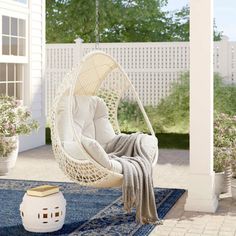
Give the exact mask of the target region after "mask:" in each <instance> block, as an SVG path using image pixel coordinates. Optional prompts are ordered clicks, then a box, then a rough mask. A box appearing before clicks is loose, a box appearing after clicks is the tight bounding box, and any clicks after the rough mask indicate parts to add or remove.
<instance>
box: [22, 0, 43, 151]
mask: <svg viewBox="0 0 236 236" xmlns="http://www.w3.org/2000/svg"><path fill="white" fill-rule="evenodd" d="M29 9H30V15H29V68H28V69H29V79H28V85H27V86H26V90H28V92H27V91H26V93H28V94H29V97H28V98H27V97H26V104H27V105H29V107H30V110H31V111H32V115H33V118H34V119H36V120H37V121H39V123H40V129H39V130H38V132H34V133H33V134H32V135H30V136H24V137H21V138H20V151H23V150H27V149H31V148H34V147H38V146H41V145H44V144H45V106H44V102H45V99H44V56H45V54H44V48H45V46H44V45H45V0H29ZM26 96H27V94H26Z"/></svg>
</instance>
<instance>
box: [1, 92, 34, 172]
mask: <svg viewBox="0 0 236 236" xmlns="http://www.w3.org/2000/svg"><path fill="white" fill-rule="evenodd" d="M0 114H1V116H0V175H5V174H7V173H8V172H9V170H10V169H11V168H12V167H14V165H15V162H16V159H17V155H18V148H19V139H18V135H21V134H29V133H30V132H31V131H33V130H36V129H38V122H37V121H35V120H33V119H32V117H31V113H30V112H29V111H28V110H27V108H26V107H25V106H23V105H21V103H20V101H18V100H15V99H14V98H13V97H9V96H3V95H1V96H0Z"/></svg>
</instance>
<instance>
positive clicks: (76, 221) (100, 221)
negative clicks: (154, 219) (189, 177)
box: [0, 179, 184, 236]
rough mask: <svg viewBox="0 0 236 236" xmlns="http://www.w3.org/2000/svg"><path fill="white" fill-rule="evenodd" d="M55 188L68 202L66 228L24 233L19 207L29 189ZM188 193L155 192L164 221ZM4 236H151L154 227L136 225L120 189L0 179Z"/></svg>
mask: <svg viewBox="0 0 236 236" xmlns="http://www.w3.org/2000/svg"><path fill="white" fill-rule="evenodd" d="M42 184H54V185H58V186H60V189H61V191H62V192H63V194H64V197H65V199H66V201H67V209H66V219H65V224H64V226H63V228H62V229H61V230H59V231H57V232H54V233H50V234H45V233H44V234H39V233H37V234H36V233H29V232H27V231H25V230H24V228H23V226H22V224H21V218H20V214H19V205H20V203H21V201H22V197H23V195H24V193H25V191H26V190H27V189H28V188H31V187H34V186H38V185H42ZM183 193H184V190H181V189H161V188H155V195H156V204H157V208H158V214H159V217H160V218H162V219H163V218H164V216H165V215H166V214H167V212H168V211H169V210H170V209H171V208H172V207H173V205H174V204H175V203H176V201H177V200H178V199H179V198H180V197H181V195H182V194H183ZM0 206H1V207H0V235H1V236H33V235H37V236H41V235H61V236H62V235H64V236H65V235H71V236H79V235H114V236H115V235H117V236H118V235H122V236H123V235H124V236H125V235H129V236H130V235H134V236H144V235H148V234H149V233H150V232H151V231H152V230H153V228H154V226H153V225H138V224H136V223H135V211H133V212H132V213H130V214H127V213H125V212H124V211H123V206H122V201H121V191H120V189H118V188H112V189H94V188H87V187H81V186H79V185H77V184H74V183H58V182H41V181H40V182H39V181H21V180H3V179H0Z"/></svg>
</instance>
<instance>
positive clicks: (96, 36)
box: [95, 0, 100, 49]
mask: <svg viewBox="0 0 236 236" xmlns="http://www.w3.org/2000/svg"><path fill="white" fill-rule="evenodd" d="M95 38H96V43H95V48H96V49H98V48H99V39H100V38H99V0H96V21H95Z"/></svg>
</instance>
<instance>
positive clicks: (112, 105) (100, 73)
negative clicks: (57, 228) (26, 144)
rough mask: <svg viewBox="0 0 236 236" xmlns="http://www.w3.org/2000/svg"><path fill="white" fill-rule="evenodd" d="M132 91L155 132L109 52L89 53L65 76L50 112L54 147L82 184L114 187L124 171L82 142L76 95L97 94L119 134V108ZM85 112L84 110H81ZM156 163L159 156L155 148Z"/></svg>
mask: <svg viewBox="0 0 236 236" xmlns="http://www.w3.org/2000/svg"><path fill="white" fill-rule="evenodd" d="M127 91H129V92H132V93H133V95H134V97H135V99H136V101H137V103H138V105H139V108H140V110H141V112H142V114H143V116H144V119H145V121H146V123H147V126H148V128H149V130H150V133H151V135H152V136H154V137H155V133H154V131H153V128H152V126H151V123H150V121H149V119H148V117H147V114H146V112H145V110H144V108H143V106H142V103H141V101H140V99H139V97H138V94H137V92H136V91H135V88H134V86H133V85H132V83H131V81H130V80H129V78H128V76H127V74H126V73H125V71H124V70H123V69H122V68H121V66H120V65H119V64H118V63H117V62H116V61H115V60H114V59H113V58H112V57H111V56H109V55H108V54H106V53H104V52H101V51H93V52H92V53H89V54H87V55H86V56H85V57H84V58H83V59H82V60H81V62H80V64H79V66H76V67H75V68H74V69H73V70H72V71H71V72H70V73H68V74H67V75H66V77H65V80H64V81H63V83H62V84H61V86H60V87H59V89H58V92H57V96H56V97H55V100H54V103H53V107H52V112H51V137H52V147H53V151H54V155H55V158H56V160H57V161H58V163H59V166H60V168H61V169H62V170H63V172H64V173H65V174H66V175H67V176H68V177H69V178H70V179H72V180H73V181H75V182H77V183H79V184H80V185H85V186H93V187H115V186H120V185H121V184H122V179H123V175H122V174H120V173H118V172H115V171H114V170H109V169H107V168H105V167H104V166H103V165H101V164H99V163H98V162H97V161H95V160H94V158H92V157H91V156H90V155H89V154H88V152H87V151H86V150H85V148H84V146H83V145H82V143H81V138H82V137H83V134H82V133H80V132H78V130H77V129H76V127H75V121H74V118H73V106H74V104H73V102H74V97H83V96H84V97H85V96H86V97H88V96H98V97H100V98H102V99H103V101H104V102H105V103H106V106H107V107H108V114H109V121H110V123H111V124H112V127H113V129H114V131H115V133H116V134H118V133H120V129H119V124H118V121H117V110H118V105H119V102H120V99H121V97H122V96H123V95H124V93H125V92H127ZM82 113H83V111H82ZM155 152H156V153H155V157H154V158H153V166H155V164H156V162H157V159H158V148H157V149H156V150H155Z"/></svg>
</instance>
